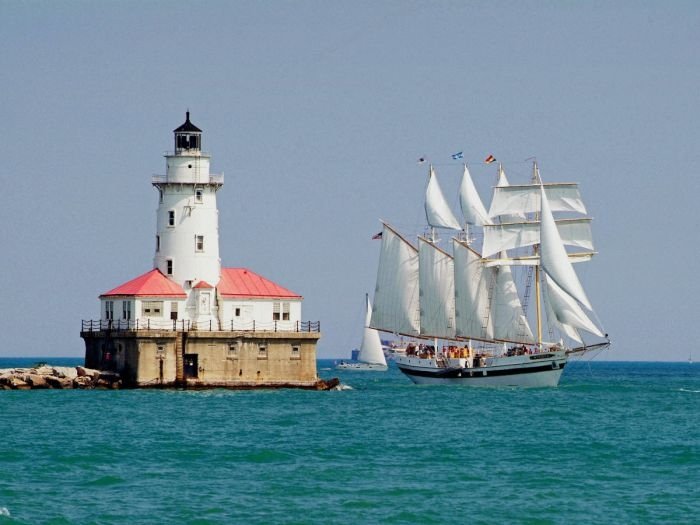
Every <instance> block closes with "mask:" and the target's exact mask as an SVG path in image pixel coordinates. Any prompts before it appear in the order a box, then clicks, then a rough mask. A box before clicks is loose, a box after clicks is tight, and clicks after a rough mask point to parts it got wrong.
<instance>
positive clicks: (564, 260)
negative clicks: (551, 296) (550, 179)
mask: <svg viewBox="0 0 700 525" xmlns="http://www.w3.org/2000/svg"><path fill="white" fill-rule="evenodd" d="M540 192H541V204H542V210H541V216H540V221H541V231H540V261H541V265H542V269H543V270H544V271H545V272H546V273H547V275H549V276H550V277H551V278H552V280H553V281H554V282H555V283H556V284H558V285H559V287H560V288H562V289H563V290H564V291H565V292H566V293H568V294H569V295H570V296H572V297H573V298H574V299H576V300H577V301H578V302H580V303H581V304H583V305H584V306H585V307H586V308H588V309H589V310H592V309H593V308H592V307H591V303H590V302H589V301H588V297H586V292H584V291H583V287H582V286H581V282H580V281H579V280H578V277H577V276H576V272H575V271H574V268H573V266H571V263H570V262H569V256H568V255H567V253H566V249H565V248H564V245H563V244H562V242H561V237H560V236H559V231H558V230H557V226H556V223H555V222H554V217H553V216H552V210H551V209H550V207H549V202H548V199H547V196H546V195H545V190H544V189H543V188H541V189H540Z"/></svg>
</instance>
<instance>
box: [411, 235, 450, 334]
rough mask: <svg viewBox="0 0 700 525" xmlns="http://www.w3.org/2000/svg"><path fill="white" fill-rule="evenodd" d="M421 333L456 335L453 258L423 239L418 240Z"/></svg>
mask: <svg viewBox="0 0 700 525" xmlns="http://www.w3.org/2000/svg"><path fill="white" fill-rule="evenodd" d="M418 257H419V272H418V273H419V279H418V283H419V285H418V287H419V291H420V300H419V302H420V333H421V334H423V335H429V336H432V337H440V338H445V339H447V338H451V337H454V335H455V321H454V309H455V307H454V304H455V303H454V288H455V287H454V266H453V263H452V257H451V256H450V255H449V254H447V253H445V252H444V251H442V250H441V249H440V248H438V247H437V246H435V245H434V244H432V243H430V242H428V241H427V240H425V239H423V238H419V239H418Z"/></svg>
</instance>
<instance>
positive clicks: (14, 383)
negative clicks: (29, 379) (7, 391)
mask: <svg viewBox="0 0 700 525" xmlns="http://www.w3.org/2000/svg"><path fill="white" fill-rule="evenodd" d="M10 387H11V388H12V389H13V390H31V388H32V386H31V385H30V384H27V383H26V382H24V381H22V380H21V379H20V378H19V377H16V376H13V377H12V379H11V380H10Z"/></svg>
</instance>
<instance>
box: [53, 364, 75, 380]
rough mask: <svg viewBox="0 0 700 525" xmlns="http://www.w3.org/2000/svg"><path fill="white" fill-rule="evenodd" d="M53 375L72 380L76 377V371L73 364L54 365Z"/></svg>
mask: <svg viewBox="0 0 700 525" xmlns="http://www.w3.org/2000/svg"><path fill="white" fill-rule="evenodd" d="M53 375H55V376H57V377H65V378H66V379H70V380H73V379H75V378H76V377H78V371H77V370H76V368H75V367H73V366H54V367H53Z"/></svg>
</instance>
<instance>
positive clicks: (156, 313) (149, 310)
mask: <svg viewBox="0 0 700 525" xmlns="http://www.w3.org/2000/svg"><path fill="white" fill-rule="evenodd" d="M142 304H143V316H144V317H162V316H163V301H144V302H143V303H142Z"/></svg>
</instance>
